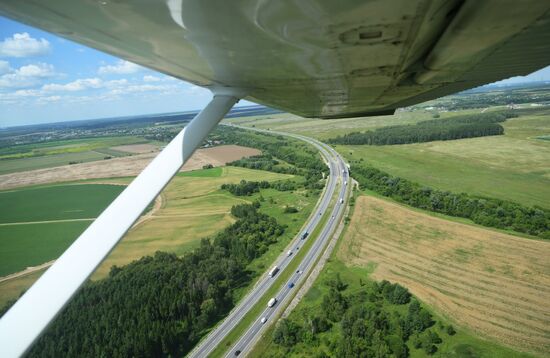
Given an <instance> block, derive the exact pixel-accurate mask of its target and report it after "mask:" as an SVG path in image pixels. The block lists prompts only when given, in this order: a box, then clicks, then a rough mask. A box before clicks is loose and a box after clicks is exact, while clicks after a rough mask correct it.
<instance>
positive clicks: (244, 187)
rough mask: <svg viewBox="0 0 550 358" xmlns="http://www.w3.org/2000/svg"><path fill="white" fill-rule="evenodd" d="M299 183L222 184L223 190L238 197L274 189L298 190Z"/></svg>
mask: <svg viewBox="0 0 550 358" xmlns="http://www.w3.org/2000/svg"><path fill="white" fill-rule="evenodd" d="M297 187H298V183H296V182H295V181H292V180H279V181H276V182H273V183H270V182H268V181H265V180H263V181H246V180H241V181H240V182H239V184H222V186H221V189H222V190H227V191H229V192H230V193H231V194H233V195H236V196H248V195H252V194H254V193H258V192H259V191H260V189H268V188H272V189H275V190H279V191H291V190H296V188H297Z"/></svg>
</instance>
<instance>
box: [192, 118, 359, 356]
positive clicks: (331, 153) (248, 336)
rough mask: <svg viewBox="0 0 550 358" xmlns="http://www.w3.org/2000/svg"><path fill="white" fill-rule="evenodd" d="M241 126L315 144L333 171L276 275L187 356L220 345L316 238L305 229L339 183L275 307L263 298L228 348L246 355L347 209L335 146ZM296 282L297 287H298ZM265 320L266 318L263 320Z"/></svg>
mask: <svg viewBox="0 0 550 358" xmlns="http://www.w3.org/2000/svg"><path fill="white" fill-rule="evenodd" d="M239 128H243V129H247V130H254V131H258V132H265V133H268V134H277V135H285V136H290V137H294V138H297V139H300V140H303V141H306V142H308V143H310V144H312V145H313V146H315V147H316V148H317V149H318V150H319V151H320V153H321V155H322V156H323V158H324V159H325V161H326V162H327V164H328V166H329V168H330V174H329V177H328V180H327V185H326V187H325V191H324V192H323V196H322V198H321V199H320V200H319V202H318V204H317V206H316V208H315V210H314V213H313V215H312V216H310V219H309V222H308V223H307V224H306V225H305V226H304V227H305V229H303V230H302V231H301V232H299V233H298V235H297V236H296V237H295V238H294V239H293V241H292V242H291V244H290V245H289V246H288V247H287V248H286V249H285V250H284V252H283V253H281V255H280V256H279V258H278V259H277V260H276V261H275V262H274V263H273V265H272V266H271V267H273V266H275V265H276V266H277V267H278V268H279V270H280V271H279V272H278V273H277V274H276V275H274V277H269V275H267V274H265V275H264V276H263V277H261V278H260V280H259V281H258V283H257V284H256V285H255V286H254V288H253V289H252V290H251V292H249V293H248V295H247V296H246V297H244V298H243V299H242V300H241V301H240V302H239V304H238V305H237V306H236V307H235V308H234V309H233V310H232V311H231V312H230V313H229V315H228V316H227V317H226V318H225V319H224V320H223V322H222V323H221V324H219V325H218V326H217V327H216V328H215V329H214V330H213V331H212V332H210V334H209V335H208V336H206V337H205V338H204V339H203V340H202V341H201V342H199V344H198V345H197V346H196V347H195V348H194V349H193V351H191V353H190V354H189V355H188V357H201V358H202V357H207V356H208V355H209V354H210V353H211V352H212V351H213V350H214V349H215V348H216V347H217V345H218V344H219V343H220V342H221V341H222V340H223V339H224V338H225V337H226V336H227V335H228V334H229V333H230V332H231V330H232V329H233V328H234V327H235V326H236V325H237V324H238V323H239V322H240V321H241V320H242V319H243V317H244V316H245V315H246V314H247V313H248V311H249V310H250V309H251V308H252V307H253V306H254V305H255V304H256V303H257V302H258V301H259V300H261V299H262V297H263V296H264V294H265V293H266V291H267V290H268V289H269V288H270V287H271V286H272V285H273V284H274V283H275V280H276V278H277V276H278V275H280V274H281V272H283V271H284V270H285V269H286V267H287V266H288V264H289V263H290V262H291V261H292V260H293V259H294V257H295V256H296V253H297V252H298V250H299V249H300V247H301V246H302V245H303V244H304V241H305V240H310V239H314V238H310V237H307V238H306V239H302V236H303V234H304V233H305V232H307V233H308V234H311V232H313V231H314V230H315V229H316V227H317V226H318V225H319V223H320V222H321V219H322V217H323V214H324V213H325V212H326V211H327V210H330V209H331V199H332V198H333V194H334V193H335V192H336V190H337V189H338V187H339V188H340V191H339V195H338V199H337V202H336V204H334V203H332V204H334V206H333V207H332V213H331V216H330V217H329V218H328V220H327V221H326V222H325V224H324V227H323V228H322V231H321V234H320V235H319V236H318V237H317V238H316V239H315V243H314V244H313V245H312V246H311V247H310V249H309V252H308V253H307V254H306V255H305V256H304V258H303V259H302V262H301V263H300V265H299V266H298V269H297V270H296V272H294V273H293V274H292V275H291V277H290V279H289V280H288V281H287V282H285V284H284V286H283V287H282V288H281V289H280V290H279V291H278V292H277V294H276V296H275V298H276V299H277V303H276V304H275V305H274V306H273V307H270V308H269V307H267V302H268V301H269V299H270V298H271V297H268V298H263V300H265V304H266V309H265V310H264V311H263V312H262V313H261V314H260V315H259V316H258V317H256V319H255V321H254V322H253V324H252V325H251V326H250V327H249V329H248V330H247V331H246V333H245V334H244V335H243V336H241V337H240V339H239V341H238V342H237V344H235V345H234V346H233V347H232V348H231V350H229V351H228V354H227V356H228V357H235V356H236V355H245V354H246V352H247V351H248V350H249V349H251V348H252V346H253V343H254V342H255V341H256V339H258V338H259V336H260V334H261V332H262V331H263V330H264V329H266V328H267V326H269V324H270V323H272V322H271V321H270V320H272V318H273V317H275V316H276V314H277V313H278V312H279V311H280V310H281V309H282V308H283V307H284V306H285V305H286V304H287V303H288V302H287V301H288V299H290V297H291V296H292V295H290V293H292V290H295V289H297V287H298V286H299V285H300V284H301V283H302V282H303V281H304V280H305V279H306V278H307V274H308V273H309V271H310V269H311V268H312V267H313V265H314V263H315V262H316V261H317V258H319V257H320V256H321V254H322V252H323V248H324V247H325V244H326V243H327V242H328V240H329V239H330V234H331V233H332V232H333V230H334V229H335V228H336V226H337V225H338V223H339V222H340V217H341V214H342V213H343V211H344V207H345V204H346V203H343V204H342V203H341V202H340V201H341V200H340V199H341V198H343V199H344V200H345V193H346V188H347V186H346V185H343V183H344V182H345V181H347V180H348V179H349V178H348V168H347V166H346V165H345V163H344V161H343V159H342V158H341V157H340V155H339V154H338V153H337V152H336V151H335V150H334V149H332V148H331V147H329V146H327V145H326V144H324V143H321V142H319V141H317V140H315V139H312V138H308V137H305V136H301V135H296V134H289V133H282V132H275V131H265V130H261V129H252V128H244V127H239ZM289 250H290V251H291V252H292V254H291V255H290V256H289V255H288V251H289ZM294 286H297V287H296V288H295V287H294ZM262 320H263V321H264V322H262ZM237 351H239V353H237Z"/></svg>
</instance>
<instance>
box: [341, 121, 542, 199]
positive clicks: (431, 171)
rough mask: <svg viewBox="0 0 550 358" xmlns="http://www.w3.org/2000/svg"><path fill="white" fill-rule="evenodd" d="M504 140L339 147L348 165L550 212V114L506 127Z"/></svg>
mask: <svg viewBox="0 0 550 358" xmlns="http://www.w3.org/2000/svg"><path fill="white" fill-rule="evenodd" d="M503 126H504V127H505V135H504V136H493V137H484V138H471V139H461V140H453V141H438V142H429V143H419V144H407V145H393V146H368V145H362V146H337V149H338V151H340V153H342V154H344V155H345V156H346V157H347V159H348V160H360V159H361V158H363V160H364V162H365V163H368V164H370V165H372V166H374V167H375V168H378V169H381V170H384V171H386V172H388V173H390V174H393V175H397V176H401V177H404V178H407V179H410V180H413V181H416V182H418V183H421V184H424V185H428V186H432V187H435V188H438V189H442V190H449V191H453V192H466V193H469V194H477V195H484V196H489V197H494V198H500V199H507V200H512V201H515V202H518V203H520V204H523V205H528V206H532V205H539V206H542V207H545V208H550V166H549V165H548V163H549V160H550V143H549V142H546V141H541V140H537V139H535V138H533V136H534V135H536V134H541V133H548V132H550V115H549V116H547V117H543V116H522V117H518V118H514V119H511V120H508V121H507V122H505V123H504V124H503Z"/></svg>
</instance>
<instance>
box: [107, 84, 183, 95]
mask: <svg viewBox="0 0 550 358" xmlns="http://www.w3.org/2000/svg"><path fill="white" fill-rule="evenodd" d="M168 90H171V91H173V90H176V89H175V88H174V86H171V85H149V84H142V85H129V86H123V87H120V88H116V89H113V90H112V91H111V92H110V94H113V95H119V94H127V93H140V92H152V91H168Z"/></svg>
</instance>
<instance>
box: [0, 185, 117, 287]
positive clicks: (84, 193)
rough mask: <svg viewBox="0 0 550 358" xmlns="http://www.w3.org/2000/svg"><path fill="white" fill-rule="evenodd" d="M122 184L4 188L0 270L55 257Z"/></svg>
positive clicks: (0, 272)
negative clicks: (8, 189) (9, 189)
mask: <svg viewBox="0 0 550 358" xmlns="http://www.w3.org/2000/svg"><path fill="white" fill-rule="evenodd" d="M123 189H124V186H120V185H105V184H90V185H54V186H43V187H34V188H26V189H18V190H12V191H3V192H0V276H5V275H8V274H11V273H14V272H18V271H21V270H24V269H25V268H26V267H28V266H36V265H40V264H43V263H45V262H48V261H50V260H53V259H55V258H57V257H58V256H59V255H60V254H61V253H62V252H63V251H64V250H65V249H66V248H67V247H68V246H69V245H70V244H71V243H72V242H73V241H74V240H75V239H76V238H77V237H78V235H80V233H81V232H83V231H84V229H86V227H87V226H88V225H89V224H90V223H91V222H92V220H93V219H94V218H95V217H97V216H98V215H99V214H100V213H101V212H102V211H103V210H104V209H105V208H106V207H107V206H108V205H109V203H110V202H111V201H112V200H113V199H114V198H115V197H116V196H117V195H118V194H119V193H120V192H121V191H122V190H123Z"/></svg>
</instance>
